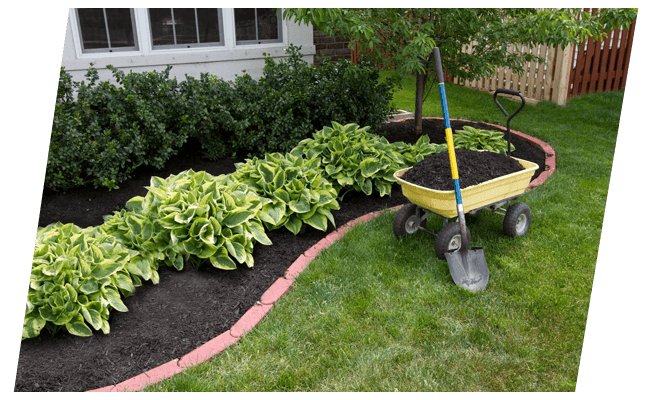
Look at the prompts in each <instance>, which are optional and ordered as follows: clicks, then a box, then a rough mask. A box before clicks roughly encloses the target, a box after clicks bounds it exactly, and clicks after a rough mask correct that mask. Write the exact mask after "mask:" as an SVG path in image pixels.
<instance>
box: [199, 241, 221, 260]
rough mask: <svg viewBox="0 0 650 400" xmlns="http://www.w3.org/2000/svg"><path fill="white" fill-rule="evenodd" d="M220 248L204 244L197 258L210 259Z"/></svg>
mask: <svg viewBox="0 0 650 400" xmlns="http://www.w3.org/2000/svg"><path fill="white" fill-rule="evenodd" d="M217 249H218V247H217V246H215V245H214V244H210V243H203V244H202V245H201V253H200V254H197V257H199V258H201V259H205V258H209V257H211V256H213V255H214V253H216V252H217Z"/></svg>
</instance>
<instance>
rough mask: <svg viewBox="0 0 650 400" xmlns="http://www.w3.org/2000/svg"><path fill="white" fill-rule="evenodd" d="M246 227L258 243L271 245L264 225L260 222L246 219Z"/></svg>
mask: <svg viewBox="0 0 650 400" xmlns="http://www.w3.org/2000/svg"><path fill="white" fill-rule="evenodd" d="M247 224H248V229H249V230H250V232H251V234H252V235H253V237H254V238H255V240H257V241H258V242H259V243H261V244H263V245H267V246H268V245H271V244H273V243H271V239H269V237H268V236H266V233H265V232H264V227H263V226H262V224H260V223H258V222H255V221H252V220H250V221H248V222H247Z"/></svg>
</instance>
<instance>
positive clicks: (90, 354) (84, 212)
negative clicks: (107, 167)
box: [14, 120, 545, 392]
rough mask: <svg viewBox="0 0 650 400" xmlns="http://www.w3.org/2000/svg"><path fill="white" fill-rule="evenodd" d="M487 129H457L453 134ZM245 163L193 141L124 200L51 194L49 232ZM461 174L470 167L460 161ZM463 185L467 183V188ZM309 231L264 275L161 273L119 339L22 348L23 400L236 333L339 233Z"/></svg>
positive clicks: (384, 204)
mask: <svg viewBox="0 0 650 400" xmlns="http://www.w3.org/2000/svg"><path fill="white" fill-rule="evenodd" d="M423 122H424V123H423V125H424V127H423V134H427V135H429V137H430V139H431V141H432V142H434V143H444V142H445V134H444V125H443V122H442V121H439V120H425V121H423ZM464 125H470V126H473V127H478V128H481V129H491V130H493V129H494V128H493V127H490V126H487V125H484V124H480V123H466V122H457V121H452V128H453V129H454V130H456V129H462V127H463V126H464ZM381 131H382V132H383V133H384V134H385V135H386V137H387V139H388V140H389V141H391V142H394V141H404V142H407V143H414V142H415V140H416V137H414V134H413V131H414V124H413V120H405V121H397V122H392V123H390V124H385V125H384V127H382V129H381ZM512 143H513V144H514V145H515V148H516V150H515V151H514V152H513V153H512V156H514V157H518V158H522V159H526V160H529V161H533V162H535V163H537V164H538V165H540V169H538V170H537V172H536V175H535V176H533V179H535V178H536V177H537V176H538V175H539V173H540V172H541V171H542V170H543V165H544V160H545V154H544V151H543V150H541V149H538V148H537V147H535V146H533V145H531V144H529V143H528V142H525V141H523V140H519V139H517V138H514V137H513V140H512ZM241 161H243V159H232V158H229V159H222V160H218V161H209V160H207V159H206V158H204V156H203V153H202V152H201V149H200V146H199V145H198V143H196V142H195V141H193V140H189V141H188V142H187V143H186V145H185V146H184V147H183V149H181V151H179V153H178V154H177V155H176V156H175V157H173V158H172V159H170V160H169V161H168V163H167V166H166V167H165V168H164V169H161V170H156V169H153V168H147V167H143V168H140V169H139V170H138V171H136V173H135V174H134V176H133V177H132V178H131V179H130V180H129V181H127V182H123V183H121V184H120V188H119V189H118V190H113V191H108V190H106V189H101V188H100V189H93V188H92V187H90V188H78V189H74V190H70V191H67V192H53V191H51V190H48V189H45V190H44V191H43V197H42V200H41V213H40V218H39V226H46V225H48V224H51V223H54V222H57V221H60V222H63V223H69V222H72V223H74V224H76V225H78V226H80V227H87V226H94V225H99V224H101V223H102V222H103V218H102V216H104V215H110V214H112V213H113V211H115V210H116V208H117V207H118V206H123V205H124V204H125V203H126V201H127V200H129V199H131V198H133V197H134V196H144V195H145V194H146V193H147V190H146V189H145V186H148V185H149V181H150V178H151V176H152V175H155V176H160V177H167V176H169V175H171V174H178V173H180V172H182V171H184V170H186V169H189V168H191V169H193V170H195V171H207V172H209V173H210V174H213V175H219V174H227V173H231V172H233V171H235V167H234V163H236V162H241ZM459 165H460V161H459ZM461 184H462V179H461ZM406 202H407V199H406V198H405V197H404V196H403V195H402V194H401V189H400V187H399V186H398V185H395V186H393V194H392V196H391V197H383V198H382V197H379V196H378V195H376V194H375V195H372V196H365V195H363V194H360V193H354V194H353V193H350V194H348V195H346V197H345V200H344V201H342V202H341V210H338V211H334V212H333V215H334V218H335V221H336V224H337V226H342V225H343V224H345V223H346V222H348V221H350V220H352V219H355V218H357V217H359V216H361V215H364V214H367V213H369V212H372V211H376V210H381V209H383V208H388V207H393V206H396V205H400V204H404V203H406ZM332 230H333V228H332V227H331V226H330V227H329V229H328V231H327V232H321V231H317V230H315V229H311V228H310V229H307V230H306V231H305V232H304V233H302V234H300V235H299V236H294V235H293V234H292V233H291V232H289V231H288V230H286V229H279V230H275V231H271V232H268V236H269V238H270V239H271V240H272V242H273V245H271V246H261V245H258V246H255V250H254V253H253V257H254V259H255V267H254V268H251V269H249V268H247V267H246V266H239V267H238V269H237V270H234V271H223V270H218V269H215V268H208V267H201V268H200V269H196V268H195V267H193V266H192V265H189V264H186V265H185V267H184V269H183V270H182V271H176V270H175V269H173V268H168V267H165V266H164V265H163V266H161V267H160V269H159V274H160V283H159V284H158V285H153V284H151V283H150V282H145V283H144V284H143V285H142V286H141V287H139V288H138V289H137V290H136V293H135V295H133V296H131V297H129V298H127V299H124V303H125V304H126V306H127V307H128V308H129V312H127V313H120V312H117V311H112V312H111V317H110V320H109V323H110V326H111V333H110V334H108V335H104V334H102V333H101V332H97V333H95V334H94V335H93V336H92V337H90V338H81V337H77V336H73V335H70V334H68V333H67V332H66V331H60V332H59V333H57V334H56V335H55V336H51V335H49V334H48V333H47V332H46V331H43V332H42V333H41V335H40V336H38V337H36V338H33V339H28V340H24V341H23V342H22V343H21V348H20V356H19V360H18V368H17V373H16V383H15V387H14V390H15V391H21V392H22V391H51V392H56V391H86V390H91V389H97V388H100V387H104V386H108V385H113V384H117V383H120V382H122V381H124V380H126V379H129V378H132V377H134V376H136V375H138V374H141V373H143V372H146V371H148V370H150V369H152V368H155V367H157V366H159V365H162V364H164V363H166V362H168V361H170V360H173V359H175V358H180V357H182V356H183V355H185V354H187V353H188V352H190V351H192V350H193V349H195V348H197V347H199V346H201V345H202V344H204V343H205V342H207V341H208V340H210V339H212V338H214V337H216V336H218V335H219V334H221V333H223V332H225V331H227V330H228V329H230V328H231V327H232V325H234V323H235V322H236V321H237V320H238V319H239V318H240V317H241V316H242V315H243V313H244V312H246V311H247V310H248V309H249V308H251V307H252V306H253V305H255V302H256V301H258V300H259V299H260V297H261V295H262V294H263V293H264V292H265V291H266V290H267V288H268V287H269V286H270V285H271V284H272V283H273V282H275V280H276V279H277V278H279V277H281V276H282V275H283V274H284V272H285V270H286V269H287V268H288V267H289V266H290V265H291V264H292V263H293V262H294V261H295V260H296V259H297V258H298V257H299V256H300V254H302V253H304V252H305V251H306V250H307V249H309V248H310V247H311V246H312V245H314V244H316V243H317V242H318V241H319V240H320V239H322V238H323V237H324V236H325V235H327V234H328V233H329V232H331V231H332Z"/></svg>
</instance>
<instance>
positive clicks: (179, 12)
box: [173, 8, 197, 44]
mask: <svg viewBox="0 0 650 400" xmlns="http://www.w3.org/2000/svg"><path fill="white" fill-rule="evenodd" d="M173 10H174V26H175V27H176V44H191V43H197V40H196V16H195V15H194V9H193V8H174V9H173Z"/></svg>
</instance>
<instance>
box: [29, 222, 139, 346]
mask: <svg viewBox="0 0 650 400" xmlns="http://www.w3.org/2000/svg"><path fill="white" fill-rule="evenodd" d="M137 256H138V252H137V251H135V250H132V249H127V248H126V247H125V246H124V245H123V244H122V243H120V242H119V241H118V240H117V239H116V238H115V237H113V236H110V235H106V233H105V232H104V231H103V230H102V229H101V228H99V227H90V228H85V229H82V228H80V227H78V226H76V225H73V224H66V225H64V224H61V223H60V222H58V223H56V224H52V225H48V226H47V227H45V228H39V230H38V235H37V238H36V245H35V249H34V258H33V261H32V272H31V276H30V283H29V292H28V294H27V308H26V310H25V320H24V324H23V335H22V338H23V339H27V338H33V337H36V336H38V335H39V333H40V332H41V330H42V329H43V328H44V327H45V328H47V329H48V330H49V331H51V332H52V333H54V332H56V331H57V330H59V329H60V328H62V327H65V328H66V329H67V330H68V332H70V333H71V334H73V335H77V336H90V335H92V330H91V329H90V327H92V328H93V329H95V330H101V331H102V332H104V333H108V332H109V331H110V327H109V324H108V318H109V314H110V310H112V309H115V310H117V311H122V312H125V311H128V309H127V307H126V306H125V305H124V303H123V302H122V300H121V298H120V294H121V295H122V296H125V297H126V296H130V295H131V294H133V292H134V291H135V286H136V285H135V284H134V281H133V279H132V274H131V273H130V270H131V267H132V265H133V264H134V260H135V259H136V257H137ZM89 325H90V326H89Z"/></svg>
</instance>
